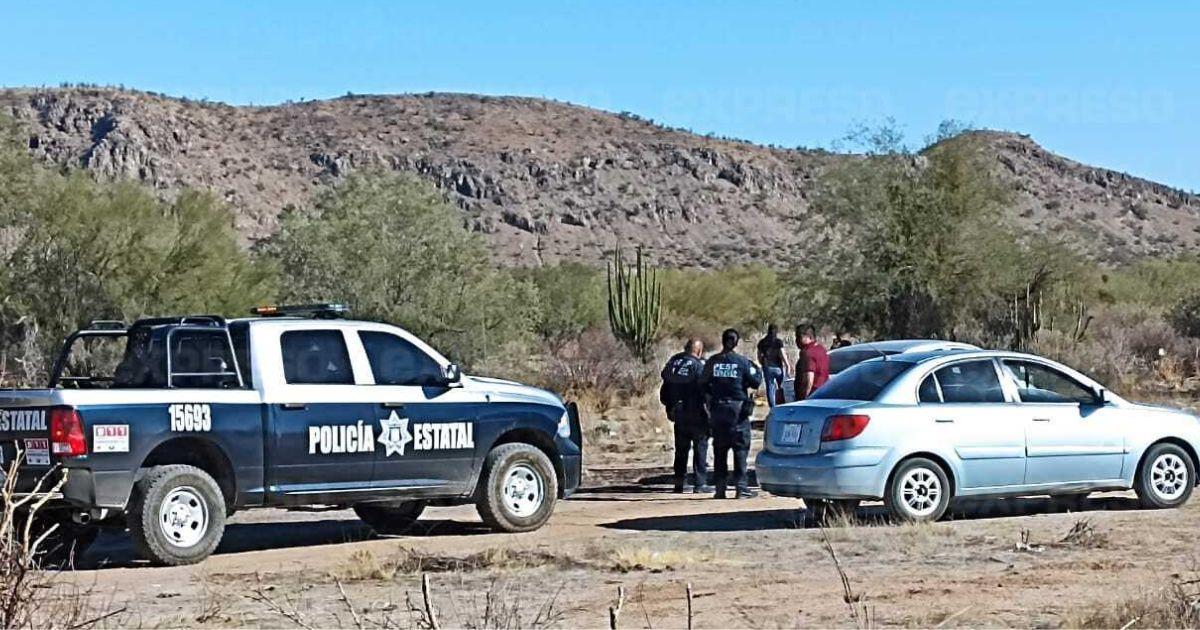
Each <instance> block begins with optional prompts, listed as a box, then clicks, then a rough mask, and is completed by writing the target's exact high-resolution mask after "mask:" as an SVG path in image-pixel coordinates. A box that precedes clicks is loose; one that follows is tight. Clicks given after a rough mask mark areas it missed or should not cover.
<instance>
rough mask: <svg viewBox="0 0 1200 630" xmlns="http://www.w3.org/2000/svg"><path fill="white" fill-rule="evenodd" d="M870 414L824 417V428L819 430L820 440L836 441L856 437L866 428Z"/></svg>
mask: <svg viewBox="0 0 1200 630" xmlns="http://www.w3.org/2000/svg"><path fill="white" fill-rule="evenodd" d="M870 421H871V416H863V415H839V416H829V417H828V418H826V419H825V430H823V431H821V441H822V442H836V441H837V440H849V439H850V438H856V437H858V436H859V434H860V433H862V432H863V431H864V430H865V429H866V428H867V423H868V422H870Z"/></svg>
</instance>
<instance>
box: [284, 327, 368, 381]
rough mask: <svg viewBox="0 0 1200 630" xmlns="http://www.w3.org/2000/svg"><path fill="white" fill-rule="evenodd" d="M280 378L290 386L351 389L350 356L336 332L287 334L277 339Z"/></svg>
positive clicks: (295, 332)
mask: <svg viewBox="0 0 1200 630" xmlns="http://www.w3.org/2000/svg"><path fill="white" fill-rule="evenodd" d="M279 346H280V352H282V353H283V377H284V380H286V381H287V382H288V383H290V384H294V385H300V384H305V385H353V384H354V370H353V369H352V368H351V367H350V353H349V352H347V351H346V340H345V338H344V337H342V332H341V331H340V330H290V331H288V332H285V333H283V335H281V336H280V338H279Z"/></svg>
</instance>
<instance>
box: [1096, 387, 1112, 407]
mask: <svg viewBox="0 0 1200 630" xmlns="http://www.w3.org/2000/svg"><path fill="white" fill-rule="evenodd" d="M1108 403H1109V399H1108V390H1106V389H1098V390H1096V404H1097V405H1100V406H1104V405H1107V404H1108Z"/></svg>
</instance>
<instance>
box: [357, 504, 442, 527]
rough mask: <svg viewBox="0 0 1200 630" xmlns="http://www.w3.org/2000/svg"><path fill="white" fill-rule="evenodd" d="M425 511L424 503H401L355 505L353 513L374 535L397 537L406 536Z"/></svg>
mask: <svg viewBox="0 0 1200 630" xmlns="http://www.w3.org/2000/svg"><path fill="white" fill-rule="evenodd" d="M424 511H425V502H424V501H405V502H403V503H355V504H354V513H355V514H357V515H358V518H361V519H362V520H363V522H364V523H366V524H367V525H368V526H370V528H371V529H373V530H375V533H376V534H382V535H385V536H397V535H400V534H406V533H408V531H409V530H410V529H412V526H413V525H414V524H415V523H416V522H417V519H418V518H420V517H421V512H424Z"/></svg>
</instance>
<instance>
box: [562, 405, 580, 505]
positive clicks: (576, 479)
mask: <svg viewBox="0 0 1200 630" xmlns="http://www.w3.org/2000/svg"><path fill="white" fill-rule="evenodd" d="M567 420H568V421H569V422H570V426H571V442H572V443H574V444H575V446H577V447H579V457H577V458H574V461H571V460H567V461H565V462H563V482H564V483H563V486H564V487H563V493H562V494H563V497H564V498H566V497H569V496H571V495H572V494H574V492H575V490H576V489H578V488H579V485H580V484H581V483H582V482H583V424H582V423H581V422H580V421H579V405H577V404H575V403H573V402H571V403H567Z"/></svg>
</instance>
